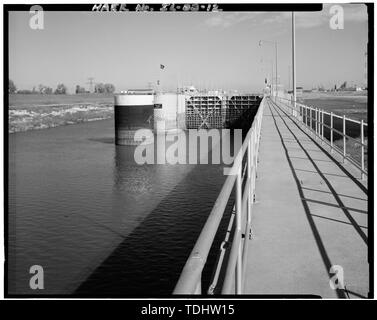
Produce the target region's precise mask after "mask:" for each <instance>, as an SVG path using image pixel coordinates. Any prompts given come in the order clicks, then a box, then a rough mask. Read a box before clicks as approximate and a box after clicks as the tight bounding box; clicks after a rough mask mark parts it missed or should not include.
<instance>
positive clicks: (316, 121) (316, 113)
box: [315, 108, 318, 137]
mask: <svg viewBox="0 0 377 320" xmlns="http://www.w3.org/2000/svg"><path fill="white" fill-rule="evenodd" d="M315 135H316V137H317V135H318V108H315Z"/></svg>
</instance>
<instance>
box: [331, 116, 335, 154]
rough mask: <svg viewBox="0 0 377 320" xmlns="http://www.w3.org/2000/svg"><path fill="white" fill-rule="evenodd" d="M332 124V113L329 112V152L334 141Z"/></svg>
mask: <svg viewBox="0 0 377 320" xmlns="http://www.w3.org/2000/svg"><path fill="white" fill-rule="evenodd" d="M333 125H334V122H333V113H332V112H331V113H330V146H331V149H330V152H331V153H332V152H333V143H334V142H333V141H334V133H333Z"/></svg>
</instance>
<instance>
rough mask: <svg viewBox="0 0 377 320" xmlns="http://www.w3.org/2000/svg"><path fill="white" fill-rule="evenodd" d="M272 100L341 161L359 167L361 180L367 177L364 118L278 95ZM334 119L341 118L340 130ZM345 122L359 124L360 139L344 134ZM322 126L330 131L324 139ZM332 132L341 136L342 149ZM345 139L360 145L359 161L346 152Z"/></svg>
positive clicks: (365, 125) (366, 146)
mask: <svg viewBox="0 0 377 320" xmlns="http://www.w3.org/2000/svg"><path fill="white" fill-rule="evenodd" d="M273 100H274V101H275V103H276V102H280V103H281V104H282V105H283V106H284V107H286V108H287V110H288V113H289V114H291V115H292V116H293V117H294V118H295V119H296V120H297V121H299V122H300V123H301V124H304V125H305V127H306V128H308V129H309V130H310V131H311V132H312V133H314V134H315V137H318V138H320V140H321V141H323V142H325V143H326V144H327V145H328V146H330V151H331V152H333V150H334V151H336V152H337V153H339V154H340V155H341V156H342V157H343V163H344V162H345V161H346V160H348V161H349V162H350V163H351V164H352V165H354V166H355V167H356V168H357V169H359V170H360V173H361V179H362V180H364V179H365V178H367V177H368V171H367V170H366V169H365V159H364V152H365V149H368V145H367V144H366V143H365V136H364V128H365V127H367V126H368V124H367V123H365V122H364V120H361V121H358V120H355V119H350V118H347V117H346V116H345V115H343V116H340V115H337V114H335V113H333V112H327V111H325V110H323V109H320V108H317V107H316V108H313V107H310V106H306V105H304V104H301V103H298V102H296V103H294V101H293V100H292V99H287V98H283V97H279V96H278V97H274V98H273ZM324 115H327V116H328V117H329V118H330V121H329V122H330V124H326V123H325V120H324ZM334 119H341V120H342V129H343V130H342V131H340V130H337V129H335V128H334ZM347 122H352V123H355V124H358V125H360V140H358V139H355V138H353V137H351V136H349V135H347V134H346V123H347ZM313 126H314V128H313ZM324 128H327V129H329V131H330V137H329V138H330V139H329V140H328V139H326V138H325V136H324ZM334 133H337V134H338V135H340V136H341V137H342V139H343V149H340V148H339V147H337V146H336V145H335V144H334ZM347 139H349V140H351V141H353V142H355V143H357V144H359V145H360V146H361V157H360V163H358V161H357V160H356V159H354V158H352V157H351V156H350V155H348V154H347Z"/></svg>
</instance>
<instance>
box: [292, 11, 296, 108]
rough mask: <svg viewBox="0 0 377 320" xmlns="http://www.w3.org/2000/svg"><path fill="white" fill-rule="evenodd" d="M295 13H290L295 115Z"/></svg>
mask: <svg viewBox="0 0 377 320" xmlns="http://www.w3.org/2000/svg"><path fill="white" fill-rule="evenodd" d="M295 37H296V35H295V13H294V12H292V82H293V83H292V84H293V96H292V99H293V104H292V107H293V112H294V115H296V39H295Z"/></svg>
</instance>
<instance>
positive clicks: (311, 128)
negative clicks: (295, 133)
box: [309, 108, 313, 131]
mask: <svg viewBox="0 0 377 320" xmlns="http://www.w3.org/2000/svg"><path fill="white" fill-rule="evenodd" d="M312 111H313V110H312V108H310V117H309V120H310V131H312V130H313V123H312V117H313V112H312Z"/></svg>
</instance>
